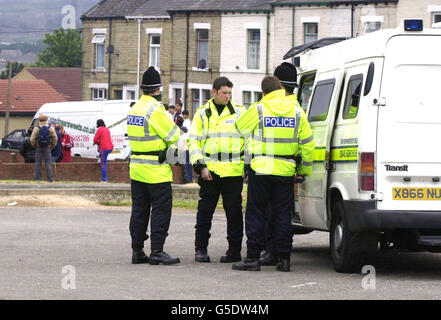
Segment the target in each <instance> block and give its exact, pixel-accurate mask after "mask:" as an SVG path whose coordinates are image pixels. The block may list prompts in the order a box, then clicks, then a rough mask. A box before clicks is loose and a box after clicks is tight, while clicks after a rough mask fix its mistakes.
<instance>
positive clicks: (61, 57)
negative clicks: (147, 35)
mask: <svg viewBox="0 0 441 320" xmlns="http://www.w3.org/2000/svg"><path fill="white" fill-rule="evenodd" d="M43 42H44V43H45V44H46V45H47V47H46V48H44V49H43V51H42V52H41V53H40V54H38V60H37V62H36V65H37V67H74V68H78V67H81V34H80V32H79V31H77V30H72V29H67V30H64V29H63V28H60V29H57V30H55V31H54V33H53V34H50V33H46V35H45V37H44V39H43Z"/></svg>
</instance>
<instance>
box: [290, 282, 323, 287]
mask: <svg viewBox="0 0 441 320" xmlns="http://www.w3.org/2000/svg"><path fill="white" fill-rule="evenodd" d="M315 284H317V282H308V283H302V284H298V285H296V286H291V288H300V287H304V286H313V285H315Z"/></svg>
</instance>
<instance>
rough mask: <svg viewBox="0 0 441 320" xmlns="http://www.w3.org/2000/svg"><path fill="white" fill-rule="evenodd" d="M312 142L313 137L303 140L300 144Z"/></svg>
mask: <svg viewBox="0 0 441 320" xmlns="http://www.w3.org/2000/svg"><path fill="white" fill-rule="evenodd" d="M313 140H314V136H313V135H311V136H310V137H309V138H306V139H303V140H301V141H300V143H301V144H307V143H310V142H311V141H313Z"/></svg>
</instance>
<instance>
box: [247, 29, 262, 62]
mask: <svg viewBox="0 0 441 320" xmlns="http://www.w3.org/2000/svg"><path fill="white" fill-rule="evenodd" d="M248 69H260V30H248Z"/></svg>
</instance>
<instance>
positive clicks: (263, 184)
mask: <svg viewBox="0 0 441 320" xmlns="http://www.w3.org/2000/svg"><path fill="white" fill-rule="evenodd" d="M268 205H271V209H272V215H273V219H274V244H275V249H276V254H277V256H278V257H279V258H281V259H289V258H290V256H291V250H292V227H291V211H292V210H293V207H294V177H281V176H272V175H258V174H256V173H254V172H252V173H250V175H249V177H248V200H247V208H246V213H245V230H246V235H247V239H248V240H247V249H248V250H247V257H248V258H251V259H258V258H259V257H260V253H261V251H262V250H263V249H264V247H265V236H266V232H265V223H266V220H267V219H266V217H267V216H266V213H265V212H266V210H267V209H268Z"/></svg>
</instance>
